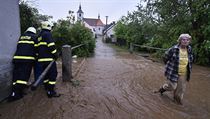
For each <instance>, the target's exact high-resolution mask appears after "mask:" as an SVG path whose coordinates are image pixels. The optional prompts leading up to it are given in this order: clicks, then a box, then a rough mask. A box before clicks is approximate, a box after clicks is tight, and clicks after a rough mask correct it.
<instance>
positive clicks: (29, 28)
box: [26, 27, 36, 34]
mask: <svg viewBox="0 0 210 119" xmlns="http://www.w3.org/2000/svg"><path fill="white" fill-rule="evenodd" d="M27 31H30V32H32V33H34V34H36V29H35V28H34V27H28V29H27V30H26V32H27Z"/></svg>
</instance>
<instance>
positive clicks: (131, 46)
mask: <svg viewBox="0 0 210 119" xmlns="http://www.w3.org/2000/svg"><path fill="white" fill-rule="evenodd" d="M130 53H131V54H132V53H133V43H130Z"/></svg>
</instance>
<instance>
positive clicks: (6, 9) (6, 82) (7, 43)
mask: <svg viewBox="0 0 210 119" xmlns="http://www.w3.org/2000/svg"><path fill="white" fill-rule="evenodd" d="M0 18H1V19H0V36H1V39H0V100H2V99H4V98H5V97H7V96H8V95H9V93H10V87H11V85H12V58H13V55H14V53H15V50H16V46H17V41H18V38H19V36H20V16H19V0H2V1H1V4H0Z"/></svg>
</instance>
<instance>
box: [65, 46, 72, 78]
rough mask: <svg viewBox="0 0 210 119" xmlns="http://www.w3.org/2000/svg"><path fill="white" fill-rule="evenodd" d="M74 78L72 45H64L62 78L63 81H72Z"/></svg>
mask: <svg viewBox="0 0 210 119" xmlns="http://www.w3.org/2000/svg"><path fill="white" fill-rule="evenodd" d="M72 78H73V76H72V56H71V46H70V45H64V46H63V47H62V79H63V81H71V79H72Z"/></svg>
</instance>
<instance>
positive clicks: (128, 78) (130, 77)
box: [0, 38, 210, 119]
mask: <svg viewBox="0 0 210 119" xmlns="http://www.w3.org/2000/svg"><path fill="white" fill-rule="evenodd" d="M59 69H61V68H59ZM163 72H164V65H163V64H161V63H157V62H152V61H151V60H147V59H145V58H144V57H141V56H136V55H131V54H129V53H128V52H124V51H123V50H113V49H112V48H110V47H109V46H108V45H107V44H104V43H102V42H101V39H100V38H99V39H97V43H96V52H95V56H94V57H92V58H88V59H86V61H85V63H84V65H83V67H82V69H81V71H80V73H79V74H78V76H77V77H75V79H76V80H79V81H80V86H78V87H73V86H72V85H70V84H69V83H66V82H61V81H59V82H58V84H57V90H58V91H59V92H61V93H62V94H63V95H62V97H60V98H57V99H48V98H47V97H46V96H45V92H44V91H43V90H42V89H41V88H40V89H39V90H38V91H36V92H33V93H31V94H28V95H27V96H26V97H24V99H22V100H20V101H17V102H14V103H9V104H8V103H4V104H0V118H2V119H7V118H8V119H10V118H11V119H14V118H15V119H28V118H32V119H43V118H49V119H209V118H210V93H209V91H210V68H205V67H201V66H197V65H194V66H193V73H192V79H191V81H190V82H189V83H188V85H187V90H186V93H185V96H184V102H183V103H184V105H182V106H181V105H177V104H175V103H174V102H173V98H172V94H171V93H169V92H168V93H165V94H164V95H163V96H160V95H159V94H154V93H153V91H154V90H156V89H158V88H159V87H160V85H161V84H163V82H164V80H165V78H164V76H163ZM59 73H60V74H61V70H59ZM58 78H61V76H60V75H59V76H58ZM36 102H38V103H36Z"/></svg>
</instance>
